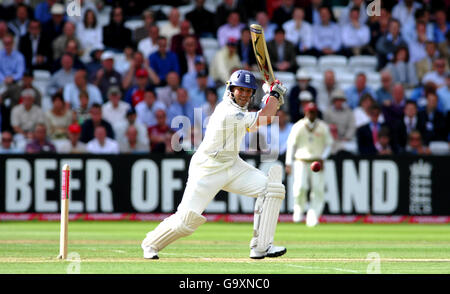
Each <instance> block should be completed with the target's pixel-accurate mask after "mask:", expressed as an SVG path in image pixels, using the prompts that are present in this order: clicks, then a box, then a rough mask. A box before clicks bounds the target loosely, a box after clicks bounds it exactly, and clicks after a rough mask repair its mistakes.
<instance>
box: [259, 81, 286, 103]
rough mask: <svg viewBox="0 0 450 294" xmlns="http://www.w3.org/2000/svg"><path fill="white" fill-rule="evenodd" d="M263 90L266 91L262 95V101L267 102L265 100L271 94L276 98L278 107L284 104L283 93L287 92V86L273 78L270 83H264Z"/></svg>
mask: <svg viewBox="0 0 450 294" xmlns="http://www.w3.org/2000/svg"><path fill="white" fill-rule="evenodd" d="M262 88H263V91H264V92H265V93H266V95H264V97H263V102H264V103H265V104H267V100H268V99H269V97H270V96H273V97H275V98H277V99H278V108H280V107H281V105H283V104H284V95H285V94H286V92H287V88H286V87H285V86H283V85H282V84H281V82H280V81H279V80H275V82H273V83H272V85H269V84H267V83H264V85H263V87H262Z"/></svg>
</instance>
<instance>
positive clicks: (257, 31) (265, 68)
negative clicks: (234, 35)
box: [250, 24, 275, 84]
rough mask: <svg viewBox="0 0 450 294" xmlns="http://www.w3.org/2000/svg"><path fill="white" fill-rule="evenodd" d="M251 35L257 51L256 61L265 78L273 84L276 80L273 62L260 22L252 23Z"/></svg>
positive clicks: (254, 49) (254, 48)
mask: <svg viewBox="0 0 450 294" xmlns="http://www.w3.org/2000/svg"><path fill="white" fill-rule="evenodd" d="M250 35H251V37H252V44H253V51H254V52H255V57H256V63H257V64H258V68H259V70H260V71H261V73H262V75H263V77H264V80H265V81H266V82H267V83H269V84H272V83H273V82H274V81H275V77H274V75H273V70H272V64H271V63H270V57H269V52H268V51H267V44H266V38H265V37H264V29H263V28H262V27H261V26H260V25H258V24H252V25H250Z"/></svg>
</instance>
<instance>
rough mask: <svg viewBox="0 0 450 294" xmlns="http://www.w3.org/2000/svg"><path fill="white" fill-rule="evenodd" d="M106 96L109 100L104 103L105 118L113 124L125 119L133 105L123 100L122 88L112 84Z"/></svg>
mask: <svg viewBox="0 0 450 294" xmlns="http://www.w3.org/2000/svg"><path fill="white" fill-rule="evenodd" d="M106 96H107V97H108V100H109V101H108V102H107V103H105V104H103V105H102V113H103V118H104V119H105V120H106V121H107V122H109V123H110V124H111V125H114V124H115V123H120V122H122V121H125V120H126V115H127V112H128V110H129V109H130V108H131V105H130V104H129V103H126V102H124V101H121V98H122V92H121V91H120V88H119V87H118V86H111V87H110V88H109V89H108V92H107V94H106Z"/></svg>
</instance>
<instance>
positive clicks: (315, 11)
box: [305, 0, 333, 25]
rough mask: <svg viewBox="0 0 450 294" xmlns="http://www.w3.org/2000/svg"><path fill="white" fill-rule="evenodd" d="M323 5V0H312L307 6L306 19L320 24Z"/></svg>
mask: <svg viewBox="0 0 450 294" xmlns="http://www.w3.org/2000/svg"><path fill="white" fill-rule="evenodd" d="M322 5H323V0H311V2H310V3H309V4H308V5H307V6H306V7H305V20H306V21H307V22H309V23H310V24H311V25H318V24H320V23H321V22H322V21H321V19H320V13H319V10H320V8H321V7H322ZM332 17H333V16H332Z"/></svg>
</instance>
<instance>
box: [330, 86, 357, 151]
mask: <svg viewBox="0 0 450 294" xmlns="http://www.w3.org/2000/svg"><path fill="white" fill-rule="evenodd" d="M346 100H347V98H346V97H345V94H344V92H343V91H342V90H339V89H338V90H335V91H334V92H333V94H332V105H331V107H329V108H328V110H327V111H326V112H325V113H324V116H323V120H324V121H325V122H326V123H327V124H328V125H330V126H331V125H334V126H336V130H337V136H336V138H334V139H335V140H334V141H333V147H332V154H336V153H338V152H340V151H347V152H355V151H356V148H355V146H356V144H355V132H356V126H355V117H354V114H353V112H352V110H351V109H350V108H349V107H348V106H347V105H346V104H345V102H346Z"/></svg>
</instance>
